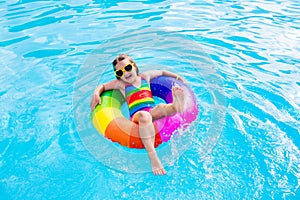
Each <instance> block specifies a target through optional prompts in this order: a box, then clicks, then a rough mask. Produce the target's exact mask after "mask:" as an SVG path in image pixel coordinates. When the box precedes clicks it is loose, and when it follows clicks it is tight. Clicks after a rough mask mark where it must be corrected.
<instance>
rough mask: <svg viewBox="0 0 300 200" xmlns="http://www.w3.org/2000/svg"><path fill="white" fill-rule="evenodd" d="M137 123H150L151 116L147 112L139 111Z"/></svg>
mask: <svg viewBox="0 0 300 200" xmlns="http://www.w3.org/2000/svg"><path fill="white" fill-rule="evenodd" d="M139 122H140V123H149V122H152V116H151V114H150V113H149V112H146V111H140V112H139Z"/></svg>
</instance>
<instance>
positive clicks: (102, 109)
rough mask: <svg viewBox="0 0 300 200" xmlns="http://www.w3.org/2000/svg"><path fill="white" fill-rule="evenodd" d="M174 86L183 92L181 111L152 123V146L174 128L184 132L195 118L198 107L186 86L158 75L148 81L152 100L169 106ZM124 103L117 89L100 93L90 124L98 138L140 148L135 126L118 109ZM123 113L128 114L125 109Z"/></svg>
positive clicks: (169, 134)
mask: <svg viewBox="0 0 300 200" xmlns="http://www.w3.org/2000/svg"><path fill="white" fill-rule="evenodd" d="M174 84H177V85H178V86H180V87H181V88H183V89H184V94H185V104H184V111H183V112H182V113H180V114H179V113H177V114H175V115H173V116H168V117H165V118H162V119H159V120H155V121H154V122H153V124H154V127H155V131H156V135H155V144H154V145H155V147H157V146H158V145H160V144H161V143H162V142H167V141H169V140H170V138H171V136H172V135H173V134H174V133H175V132H176V130H177V129H179V128H182V129H186V128H187V127H188V126H189V125H190V124H191V123H192V122H193V121H194V120H195V119H196V118H197V115H198V106H197V101H196V97H195V95H194V93H193V92H192V90H191V89H190V88H189V87H188V86H187V85H186V84H184V83H182V82H181V81H179V80H176V79H175V78H171V77H167V76H159V77H157V78H155V79H152V80H151V82H150V88H151V90H152V95H153V96H154V98H158V99H162V100H163V101H164V102H166V103H171V102H172V101H173V98H172V86H173V85H174ZM124 103H126V101H125V99H124V97H123V95H122V94H121V93H120V92H119V91H118V90H109V91H105V92H103V93H102V94H101V104H100V105H97V106H96V108H95V110H94V111H93V112H92V113H91V120H92V123H93V125H94V127H95V128H96V129H97V131H98V132H99V133H100V134H101V135H103V136H104V137H106V138H108V139H110V140H111V141H113V142H118V143H119V144H121V145H123V146H126V147H129V148H139V149H140V148H144V145H143V143H142V140H141V138H140V137H139V131H138V124H136V123H134V122H132V121H130V119H129V117H126V113H124V111H123V110H124V109H122V108H123V104H124ZM125 112H128V108H127V111H125Z"/></svg>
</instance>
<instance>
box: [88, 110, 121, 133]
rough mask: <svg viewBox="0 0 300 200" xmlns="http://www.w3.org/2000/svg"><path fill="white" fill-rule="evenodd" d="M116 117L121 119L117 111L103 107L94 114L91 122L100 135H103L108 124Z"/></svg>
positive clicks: (119, 112)
mask: <svg viewBox="0 0 300 200" xmlns="http://www.w3.org/2000/svg"><path fill="white" fill-rule="evenodd" d="M117 117H123V115H122V113H121V111H120V110H119V109H116V108H109V107H104V108H101V109H98V110H97V112H96V113H94V117H93V119H92V122H93V124H94V126H95V128H96V129H97V130H98V131H99V132H100V133H101V134H102V135H104V133H105V130H106V127H107V126H108V124H109V123H110V122H111V121H112V120H114V119H115V118H117Z"/></svg>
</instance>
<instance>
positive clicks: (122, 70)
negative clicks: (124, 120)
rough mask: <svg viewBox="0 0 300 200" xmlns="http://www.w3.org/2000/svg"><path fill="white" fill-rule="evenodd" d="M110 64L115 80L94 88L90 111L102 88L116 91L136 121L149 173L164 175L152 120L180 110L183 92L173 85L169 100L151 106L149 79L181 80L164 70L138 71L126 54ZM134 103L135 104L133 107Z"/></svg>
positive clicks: (97, 100) (99, 100)
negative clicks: (165, 77)
mask: <svg viewBox="0 0 300 200" xmlns="http://www.w3.org/2000/svg"><path fill="white" fill-rule="evenodd" d="M112 64H113V67H114V72H115V76H116V78H117V79H116V80H113V81H110V82H108V83H105V84H102V85H100V86H98V87H97V88H96V89H95V91H94V95H93V98H92V100H91V104H90V106H91V110H94V109H95V107H96V105H97V104H101V99H100V95H101V93H102V92H103V91H106V90H111V89H118V90H120V92H121V93H122V94H123V96H124V97H125V98H126V101H127V103H128V107H129V113H130V117H131V120H132V121H133V122H135V123H138V124H139V135H140V138H141V140H142V142H143V144H144V146H145V149H146V150H147V153H148V157H149V159H150V162H151V166H152V171H153V173H154V174H155V175H164V174H166V171H165V169H164V167H163V166H162V164H161V162H160V160H159V158H158V156H157V154H156V151H155V148H154V139H155V129H154V126H153V123H152V121H154V120H156V119H160V118H162V117H165V116H171V115H174V114H176V112H179V113H181V112H182V109H183V108H182V105H183V101H184V93H183V89H181V88H180V87H178V86H173V88H172V94H173V103H170V104H159V105H157V106H154V100H153V97H152V93H151V90H150V80H151V79H153V78H155V77H157V76H170V77H174V78H177V79H179V80H181V81H183V79H182V78H181V77H180V76H178V75H176V74H174V73H171V72H169V71H165V70H150V71H147V72H144V73H141V74H139V69H138V67H137V65H136V63H135V62H134V61H133V59H132V58H131V57H130V56H129V55H126V54H120V55H119V56H118V57H117V58H116V59H115V60H114V61H113V63H112ZM137 104H138V106H136V105H137Z"/></svg>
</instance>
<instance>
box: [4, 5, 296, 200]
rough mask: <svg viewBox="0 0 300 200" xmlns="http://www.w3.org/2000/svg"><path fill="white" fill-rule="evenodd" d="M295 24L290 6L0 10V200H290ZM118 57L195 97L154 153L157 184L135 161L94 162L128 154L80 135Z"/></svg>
mask: <svg viewBox="0 0 300 200" xmlns="http://www.w3.org/2000/svg"><path fill="white" fill-rule="evenodd" d="M299 10H300V4H299V3H297V2H296V1H292V0H288V1H278V0H275V1H243V2H242V1H211V0H207V1H201V0H197V1H184V2H183V1H181V2H179V1H176V0H170V1H163V0H156V1H99V0H94V1H86V0H79V1H76V2H72V3H70V2H68V1H64V0H58V1H30V0H20V1H17V0H11V1H0V11H1V12H0V13H1V14H0V15H1V20H0V25H1V26H0V30H1V35H0V47H1V48H0V63H1V68H0V84H1V88H0V98H1V101H0V102H1V107H0V132H1V134H0V172H1V173H0V174H1V176H0V197H1V199H5V200H6V199H141V198H143V199H299V198H300V189H299V187H300V167H299V166H300V151H299V148H300V135H299V127H300V112H299V110H300V109H299V108H300V92H299V91H300V77H299V74H300V62H299V60H300V57H299V55H300V53H299V51H300V48H299V46H300V29H299V26H298V24H299V23H300V20H299V16H300V12H299ZM123 52H124V53H129V54H131V55H132V56H133V57H134V58H135V60H136V61H137V63H139V65H140V66H141V68H142V69H143V70H148V69H153V68H155V69H159V68H167V69H168V70H171V71H174V72H176V73H179V74H180V75H181V76H183V77H185V78H186V80H187V81H188V83H189V86H190V87H191V88H192V89H193V91H194V93H195V94H196V96H197V101H198V107H199V116H198V119H197V121H196V123H194V124H193V126H191V127H190V129H189V130H188V131H186V132H184V133H182V132H180V133H179V134H178V136H177V137H174V138H173V140H171V141H170V142H169V143H167V144H165V145H164V146H162V148H160V149H158V150H162V149H163V148H164V147H168V148H169V151H168V152H167V153H165V152H160V154H161V156H163V157H165V160H164V164H165V165H166V169H167V172H168V173H167V175H166V176H164V177H154V176H153V175H152V174H151V173H150V172H148V171H149V168H147V167H146V164H147V162H148V161H147V159H146V158H145V157H144V154H141V153H140V154H139V155H138V156H140V157H135V156H133V157H126V159H127V160H126V162H129V164H128V165H127V166H118V167H116V166H114V167H112V165H116V164H117V163H118V162H121V161H122V160H121V159H122V157H120V158H118V157H114V159H111V160H109V159H107V160H106V161H105V162H106V163H105V162H103V160H101V156H106V157H108V158H109V157H110V156H111V155H116V154H117V151H120V152H123V153H124V152H125V153H128V151H125V150H124V148H123V147H120V146H116V145H114V144H111V143H109V142H108V141H105V142H101V143H99V140H101V141H104V139H105V138H101V137H100V136H99V134H98V133H97V132H96V131H95V129H94V127H93V126H92V124H91V123H90V121H89V113H90V110H89V99H90V97H91V95H92V92H93V90H94V88H95V86H96V85H97V84H99V83H102V82H105V81H109V80H111V79H112V78H113V73H112V71H111V65H110V62H111V61H112V60H113V58H114V57H115V56H116V55H118V54H119V53H123ZM189 136H190V137H189ZM181 143H184V144H188V145H181ZM109 144H110V145H114V148H111V146H109ZM101 145H102V146H101ZM99 146H101V152H99ZM122 148H123V149H122ZM130 153H132V152H130ZM125 155H128V154H125ZM168 155H170V156H169V157H168ZM99 158H100V159H99ZM131 158H132V159H131ZM137 158H138V159H137ZM170 158H171V161H170V160H168V159H170ZM130 161H132V162H130ZM141 162H142V163H143V162H145V163H146V164H145V165H144V166H143V167H140V168H139V167H138V166H139V165H140V163H141ZM134 163H137V164H134ZM126 167H127V169H126ZM128 167H129V168H128ZM135 167H136V168H135ZM135 169H138V170H140V171H139V172H138V173H132V171H134V170H135Z"/></svg>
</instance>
